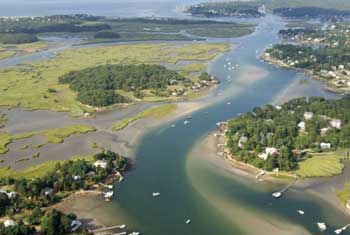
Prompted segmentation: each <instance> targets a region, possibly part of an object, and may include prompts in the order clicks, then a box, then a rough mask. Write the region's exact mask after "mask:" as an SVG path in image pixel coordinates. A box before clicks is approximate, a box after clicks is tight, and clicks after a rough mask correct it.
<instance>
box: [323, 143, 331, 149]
mask: <svg viewBox="0 0 350 235" xmlns="http://www.w3.org/2000/svg"><path fill="white" fill-rule="evenodd" d="M320 147H321V149H330V148H331V147H332V144H331V143H324V142H322V143H320Z"/></svg>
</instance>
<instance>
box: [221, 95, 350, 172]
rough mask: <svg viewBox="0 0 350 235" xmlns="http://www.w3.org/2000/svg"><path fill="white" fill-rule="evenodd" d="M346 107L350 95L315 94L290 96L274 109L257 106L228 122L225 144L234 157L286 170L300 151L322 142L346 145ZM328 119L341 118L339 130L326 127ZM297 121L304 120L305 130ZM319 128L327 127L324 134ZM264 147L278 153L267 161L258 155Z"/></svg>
mask: <svg viewBox="0 0 350 235" xmlns="http://www.w3.org/2000/svg"><path fill="white" fill-rule="evenodd" d="M349 107H350V98H343V99H340V100H326V99H323V98H318V97H312V98H309V99H307V98H299V99H294V100H291V101H289V102H287V103H285V104H283V105H282V106H281V107H278V108H277V107H274V106H272V105H266V106H265V107H262V108H260V107H257V108H254V109H253V111H252V112H249V113H246V114H243V115H241V116H239V117H237V118H235V119H232V120H230V121H229V123H228V131H227V133H226V135H227V137H228V143H227V145H228V147H229V149H230V151H231V153H232V155H233V156H234V157H236V158H237V160H240V161H244V162H247V163H249V164H253V165H255V166H257V167H259V168H264V169H266V170H272V169H274V168H276V167H278V168H279V169H282V170H287V171H289V170H292V169H295V167H296V166H297V165H296V162H297V160H298V157H303V156H302V155H300V152H303V150H306V149H311V150H312V151H321V149H320V147H319V146H320V143H322V142H324V143H330V144H331V146H332V147H331V149H332V150H336V149H337V148H349V147H350V109H349ZM306 112H312V113H313V117H312V118H311V119H309V120H306V119H305V117H304V114H305V113H306ZM332 118H333V119H340V120H341V121H342V127H341V128H340V129H338V128H331V127H330V124H329V120H330V119H332ZM300 122H305V126H306V129H305V131H302V132H301V131H300V129H299V127H298V124H299V123H300ZM323 128H327V132H326V133H322V131H321V130H322V129H323ZM240 141H241V143H240V144H239V142H240ZM266 147H270V148H276V149H278V150H279V154H278V156H269V157H268V158H267V160H263V159H261V158H259V157H258V155H259V154H261V153H262V152H264V151H265V148H266ZM297 152H298V153H297Z"/></svg>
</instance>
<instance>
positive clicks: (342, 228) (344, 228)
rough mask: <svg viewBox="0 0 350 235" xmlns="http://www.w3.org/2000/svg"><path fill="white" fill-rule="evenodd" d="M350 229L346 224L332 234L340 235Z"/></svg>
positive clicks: (349, 225)
mask: <svg viewBox="0 0 350 235" xmlns="http://www.w3.org/2000/svg"><path fill="white" fill-rule="evenodd" d="M349 227H350V224H347V225H345V226H343V227H341V228H338V229H336V230H334V233H336V234H341V233H342V232H343V231H345V230H347V229H348V228H349Z"/></svg>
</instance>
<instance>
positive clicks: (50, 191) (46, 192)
mask: <svg viewBox="0 0 350 235" xmlns="http://www.w3.org/2000/svg"><path fill="white" fill-rule="evenodd" d="M43 194H44V195H45V196H51V195H52V194H53V189H52V188H48V187H46V188H44V189H43Z"/></svg>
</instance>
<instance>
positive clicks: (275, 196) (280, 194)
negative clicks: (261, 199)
mask: <svg viewBox="0 0 350 235" xmlns="http://www.w3.org/2000/svg"><path fill="white" fill-rule="evenodd" d="M272 196H273V197H274V198H280V197H282V193H281V192H275V193H273V194H272Z"/></svg>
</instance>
